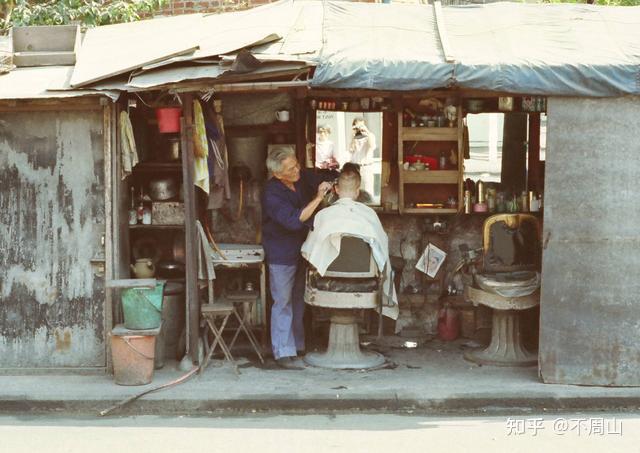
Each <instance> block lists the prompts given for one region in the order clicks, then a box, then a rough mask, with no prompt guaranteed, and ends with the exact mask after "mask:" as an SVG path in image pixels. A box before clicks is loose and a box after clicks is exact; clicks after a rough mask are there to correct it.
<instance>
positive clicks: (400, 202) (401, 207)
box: [398, 108, 405, 214]
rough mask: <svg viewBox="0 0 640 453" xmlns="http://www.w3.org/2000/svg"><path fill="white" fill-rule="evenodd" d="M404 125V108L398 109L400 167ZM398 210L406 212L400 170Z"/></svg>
mask: <svg viewBox="0 0 640 453" xmlns="http://www.w3.org/2000/svg"><path fill="white" fill-rule="evenodd" d="M401 126H402V108H401V109H400V110H399V111H398V168H400V169H401V168H402V164H403V163H404V141H403V140H404V129H405V128H404V127H401ZM398 173H399V175H398V212H399V213H400V214H402V213H403V212H404V177H403V172H402V171H399V172H398Z"/></svg>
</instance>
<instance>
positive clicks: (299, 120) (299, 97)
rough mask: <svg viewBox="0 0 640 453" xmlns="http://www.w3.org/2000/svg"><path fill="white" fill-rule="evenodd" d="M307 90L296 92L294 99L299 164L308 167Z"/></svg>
mask: <svg viewBox="0 0 640 453" xmlns="http://www.w3.org/2000/svg"><path fill="white" fill-rule="evenodd" d="M305 95H306V93H305V90H296V91H295V98H294V104H293V105H294V112H295V113H294V116H295V127H296V129H295V134H296V155H297V156H298V162H300V163H301V165H302V166H306V162H307V130H306V129H307V110H306V98H305Z"/></svg>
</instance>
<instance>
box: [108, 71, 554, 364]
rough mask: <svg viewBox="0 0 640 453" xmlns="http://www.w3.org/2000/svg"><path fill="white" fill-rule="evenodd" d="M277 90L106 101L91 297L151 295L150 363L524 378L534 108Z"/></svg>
mask: <svg viewBox="0 0 640 453" xmlns="http://www.w3.org/2000/svg"><path fill="white" fill-rule="evenodd" d="M283 85H284V86H283V87H276V88H274V87H273V86H266V87H265V88H264V89H262V90H256V89H247V90H246V92H243V91H242V90H239V89H238V88H234V89H233V90H228V91H226V89H225V88H224V85H220V86H218V88H217V90H216V91H215V94H210V93H212V92H207V91H206V90H205V87H204V86H203V89H202V90H199V91H195V92H190V93H188V94H180V95H172V94H169V93H166V92H162V91H159V92H154V91H149V92H144V93H138V94H135V95H132V94H129V95H127V96H126V97H125V98H124V99H122V100H121V101H120V102H119V103H118V106H117V110H118V113H117V114H118V116H119V117H120V118H121V124H120V126H121V128H122V129H121V130H120V131H119V133H120V135H121V136H122V138H123V139H122V140H120V143H119V146H120V148H121V149H120V155H121V157H122V159H120V160H119V161H118V162H115V165H114V171H115V173H114V182H116V184H115V185H116V186H117V187H118V189H117V191H118V196H117V199H118V200H119V201H118V203H117V204H118V206H119V210H118V213H117V215H118V216H119V220H118V224H119V225H120V228H119V234H118V235H116V238H115V239H116V241H117V244H116V246H115V250H116V253H115V262H116V263H118V264H117V267H116V269H115V272H114V277H115V278H114V281H113V283H111V284H110V285H108V286H111V287H112V288H115V289H116V290H117V291H122V290H123V289H124V288H129V290H127V291H130V289H131V288H132V287H133V288H136V287H138V288H140V290H141V291H146V290H145V289H144V288H145V287H150V286H151V287H156V288H157V287H158V285H159V286H160V287H161V288H162V291H163V292H164V307H163V315H162V317H163V318H164V320H163V325H164V327H163V329H164V340H163V341H164V343H165V345H164V352H160V354H163V357H162V359H163V360H164V361H166V362H167V363H174V361H176V362H179V363H180V364H181V365H182V367H183V368H185V369H189V368H190V367H191V364H192V363H194V364H198V365H199V366H200V367H201V372H207V371H206V368H207V367H208V366H209V365H210V363H211V362H212V361H214V362H218V361H220V360H221V361H223V362H218V363H230V364H231V365H232V369H233V370H234V371H235V372H236V373H240V369H239V368H238V366H237V363H238V361H240V363H244V362H243V361H246V360H248V363H249V364H250V365H247V366H255V367H258V368H266V369H285V370H303V369H305V368H306V367H320V368H326V369H356V370H363V369H367V370H377V369H389V368H391V369H393V368H395V367H396V366H398V363H399V362H406V366H408V367H411V366H414V367H421V366H423V364H422V365H421V362H422V361H423V359H424V357H427V356H429V353H433V351H441V352H442V355H441V358H447V357H448V359H447V360H449V359H450V360H452V361H461V360H463V361H462V362H460V363H467V364H469V365H470V366H480V365H491V366H501V367H535V366H536V365H537V363H538V361H537V352H536V351H537V347H538V332H539V322H538V319H539V309H538V306H539V300H540V281H541V277H540V266H541V257H542V252H541V250H542V248H541V247H542V245H541V244H542V242H541V237H542V233H541V232H542V223H543V215H542V213H543V205H544V201H543V200H544V194H543V187H544V160H545V124H546V115H545V109H546V102H547V99H546V98H544V97H534V96H497V95H491V94H483V95H476V96H475V97H469V96H468V95H467V94H466V93H464V92H460V91H442V92H429V93H424V94H412V95H399V94H397V93H392V92H388V93H386V92H375V93H374V92H370V93H369V92H358V93H352V92H349V91H344V92H338V93H336V92H335V91H323V90H319V89H312V90H308V89H300V88H296V87H295V86H291V87H286V83H283ZM294 85H295V83H294ZM229 86H230V87H231V85H229ZM231 91H233V92H231ZM238 91H240V92H238ZM202 93H208V94H204V95H203V94H202ZM292 257H293V258H292ZM120 296H121V298H122V295H120ZM296 298H297V299H296ZM123 301H124V298H123ZM123 306H124V302H123ZM114 318H115V319H116V321H117V322H124V323H126V318H127V313H126V311H124V312H121V311H120V305H119V304H116V306H115V313H114ZM420 351H423V352H425V354H426V355H421V354H420ZM427 351H430V352H429V353H428V352H427Z"/></svg>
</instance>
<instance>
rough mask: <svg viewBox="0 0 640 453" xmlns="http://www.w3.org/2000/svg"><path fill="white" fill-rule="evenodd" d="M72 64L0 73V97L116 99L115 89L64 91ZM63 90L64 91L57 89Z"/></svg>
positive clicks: (18, 69) (71, 70)
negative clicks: (88, 97)
mask: <svg viewBox="0 0 640 453" xmlns="http://www.w3.org/2000/svg"><path fill="white" fill-rule="evenodd" d="M72 72H73V66H42V67H34V68H17V69H14V70H13V71H11V72H9V73H8V74H4V75H0V99H53V98H72V97H81V96H97V95H103V96H107V97H110V98H111V99H113V100H116V99H117V98H118V96H119V95H120V94H119V93H118V92H117V91H111V90H107V91H98V90H94V89H83V90H74V91H66V90H65V88H66V87H68V84H69V79H70V77H71V74H72ZM59 90H64V91H59Z"/></svg>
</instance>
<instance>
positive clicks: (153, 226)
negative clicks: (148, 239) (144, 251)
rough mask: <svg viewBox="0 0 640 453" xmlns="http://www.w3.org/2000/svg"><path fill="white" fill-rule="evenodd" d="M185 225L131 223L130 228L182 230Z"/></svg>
mask: <svg viewBox="0 0 640 453" xmlns="http://www.w3.org/2000/svg"><path fill="white" fill-rule="evenodd" d="M182 228H184V225H154V224H151V225H129V229H130V230H181V229H182Z"/></svg>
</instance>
